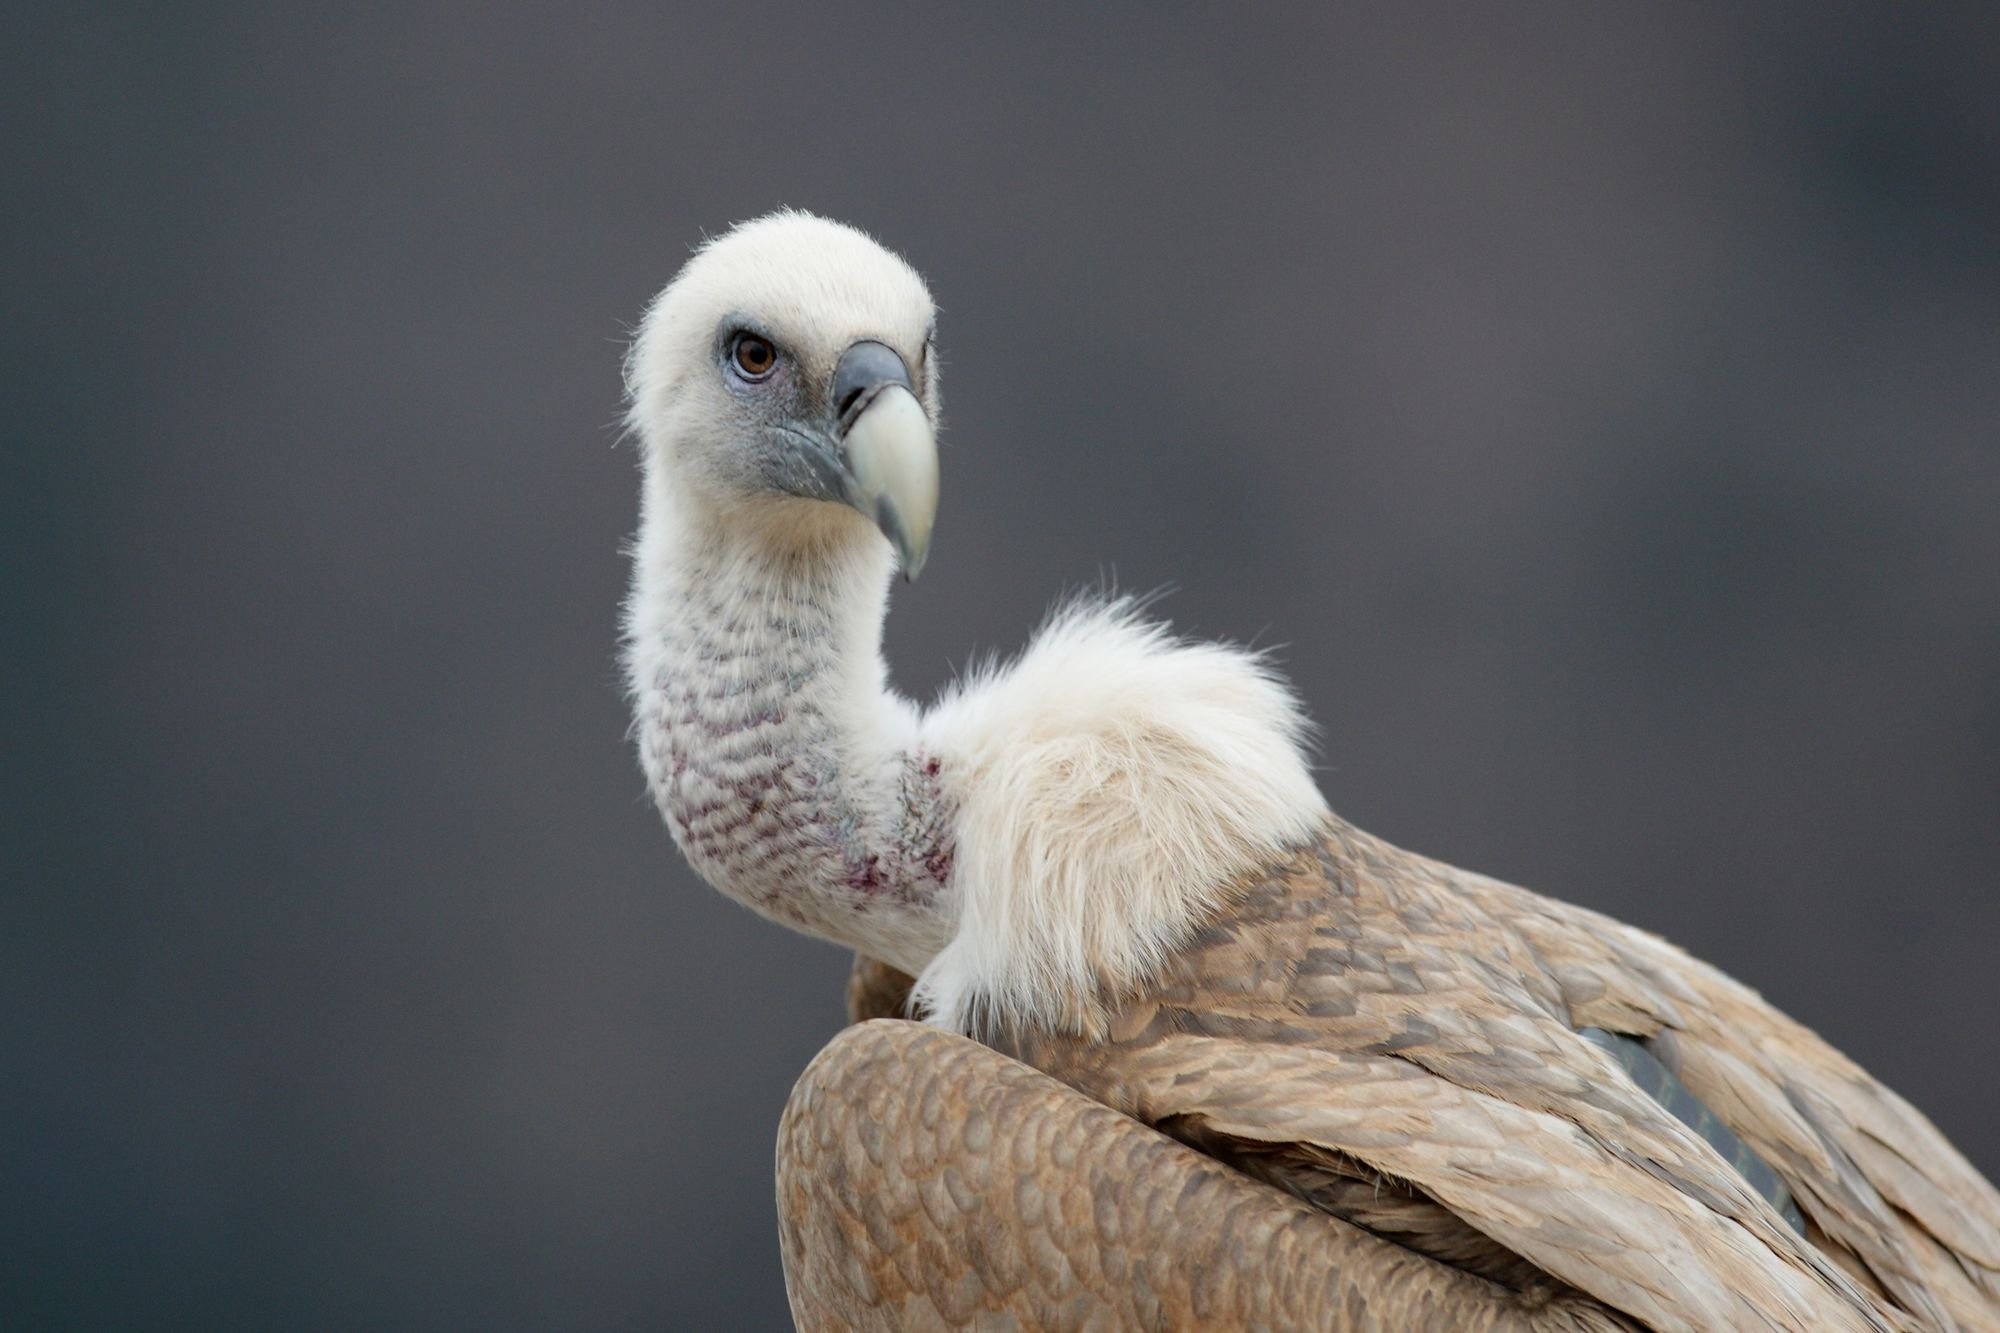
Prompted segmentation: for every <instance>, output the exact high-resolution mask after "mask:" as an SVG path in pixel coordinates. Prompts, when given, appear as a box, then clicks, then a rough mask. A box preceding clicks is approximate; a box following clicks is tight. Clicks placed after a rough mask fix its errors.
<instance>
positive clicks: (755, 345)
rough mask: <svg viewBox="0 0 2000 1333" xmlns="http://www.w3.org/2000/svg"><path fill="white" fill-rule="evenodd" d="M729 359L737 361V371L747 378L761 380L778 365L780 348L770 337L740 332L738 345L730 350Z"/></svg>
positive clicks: (737, 337) (737, 340) (737, 338)
mask: <svg viewBox="0 0 2000 1333" xmlns="http://www.w3.org/2000/svg"><path fill="white" fill-rule="evenodd" d="M729 359H730V360H731V361H732V362H734V363H735V366H736V373H737V374H739V375H741V376H742V377H743V378H744V379H746V380H761V379H763V378H764V377H765V376H766V375H769V374H770V373H771V372H772V371H773V370H775V369H777V366H778V349H777V348H775V347H773V346H772V345H771V342H770V339H768V338H759V337H758V336H757V335H756V334H754V333H740V334H738V335H737V336H736V345H735V346H734V347H732V348H731V349H730V351H729Z"/></svg>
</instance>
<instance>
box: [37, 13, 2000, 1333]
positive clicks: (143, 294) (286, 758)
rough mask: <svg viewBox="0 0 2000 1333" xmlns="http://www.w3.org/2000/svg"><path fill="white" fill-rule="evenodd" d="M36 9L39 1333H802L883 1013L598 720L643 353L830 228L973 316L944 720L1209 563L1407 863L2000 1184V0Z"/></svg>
mask: <svg viewBox="0 0 2000 1333" xmlns="http://www.w3.org/2000/svg"><path fill="white" fill-rule="evenodd" d="M28 8H29V7H27V6H17V7H15V11H16V12H14V13H12V14H10V16H9V17H8V18H7V19H6V20H5V21H4V22H5V24H6V25H7V31H6V32H5V33H4V34H0V36H4V42H3V43H0V49H5V50H6V51H7V52H8V59H9V63H10V64H11V65H13V66H14V68H13V69H11V70H9V71H7V72H6V73H5V77H4V79H0V87H4V89H5V92H4V93H0V96H4V97H5V98H6V99H7V101H8V102H9V103H10V104H11V109H10V111H9V115H8V118H7V122H6V124H7V126H8V128H7V132H6V136H5V137H6V140H7V142H6V146H5V148H4V150H0V151H4V152H5V154H6V156H7V158H8V161H9V168H8V170H7V172H6V175H5V177H4V180H5V187H4V188H5V191H6V196H7V197H6V200H5V202H6V210H5V216H6V218H7V226H6V229H5V235H6V238H7V246H6V248H7V265H8V269H9V273H10V277H9V281H8V287H7V290H8V292H9V294H10V300H9V308H8V310H7V318H6V320H5V322H4V332H0V337H4V338H5V342H6V352H7V365H8V370H7V374H6V376H5V379H4V385H5V393H6V395H7V398H6V403H5V416H4V420H5V423H6V430H7V432H8V440H7V445H6V448H5V451H4V474H0V476H4V481H3V482H0V549H4V550H5V552H6V615H5V617H4V620H3V621H0V624H4V630H0V632H4V635H5V655H4V672H5V675H4V678H0V716H4V719H5V728H6V729H5V737H4V743H5V749H6V763H5V765H4V768H0V781H4V782H5V784H6V786H5V791H4V803H0V811H3V812H4V813H0V819H4V821H5V829H6V839H5V850H6V854H7V860H6V865H5V867H4V869H0V876H4V887H5V892H4V895H0V1072H4V1082H3V1083H0V1182H4V1183H0V1237H3V1238H4V1240H5V1244H4V1246H0V1323H6V1324H8V1325H10V1326H37V1327H45V1326H59V1325H73V1326H113V1325H116V1326H126V1327H133V1326H157V1327H164V1326H169V1325H178V1326H202V1327H246V1328H300V1329H304V1328H358V1327H380V1328H411V1329H417V1328H446V1329H449V1328H483V1329H504V1328H568V1329H596V1328H605V1329H611V1328H619V1329H624V1328H633V1329H637V1328H674V1329H700V1328H718V1329H722V1328H769V1327H777V1326H780V1325H781V1324H782V1321H783V1319H784V1315H783V1309H784V1302H783V1293H782V1288H781V1285H780V1277H779V1270H778V1256H777V1245H776V1240H775V1234H774V1225H775V1223H774V1213H773V1205H772V1202H771V1146H772V1136H773V1130H774V1126H775V1124H776V1120H777V1116H778V1113H779V1109H780V1107H781V1106H782V1104H783V1102H784V1099H785V1095H786V1093H787V1091H788V1090H789V1088H790V1086H791V1083H792V1080H793V1078H794V1076H795V1075H796V1074H797V1072H798V1070H799V1069H800V1068H801V1067H802V1066H803V1065H804V1063H805V1062H806V1060H807V1059H808V1058H810V1056H811V1055H812V1054H813V1052H814V1051H815V1050H816V1049H817V1048H818V1047H819V1046H820V1044H821V1043H822V1042H824V1041H825V1040H826V1038H827V1037H828V1036H829V1035H830V1034H831V1033H832V1032H833V1031H834V1030H835V1028H836V1026H837V1025H838V1024H839V1023H840V1022H841V985H842V978H843V975H844V973H845V971H846V968H847V958H846V957H845V956H844V955H842V954H841V953H839V952H837V951H835V950H834V949H832V948H830V947H827V946H824V945H819V944H815V943H812V942H810V941H807V940H805V939H802V938H798V937H795V936H792V935H789V934H787V933H785V932H784V931H783V930H781V929H779V928H778V927H776V926H772V925H768V924H766V923H764V922H762V921H760V920H757V919H754V918H753V917H751V916H750V915H749V914H748V913H746V912H744V911H742V910H740V909H738V908H736V907H734V906H732V905H730V904H729V903H727V902H725V901H724V900H723V899H721V898H720V897H719V896H717V895H715V894H714V893H712V892H710V891H709V890H708V889H706V888H705V887H703V886H702V885H700V884H699V883H697V882H696V881H695V880H694V879H693V877H692V876H691V875H690V874H689V873H688V872H687V871H686V870H685V869H684V868H683V867H682V866H681V865H680V863H679V861H678V859H677V857H676V855H675V853H674V851H673V848H672V846H671V844H670V842H669V840H668V838H667V835H666V833H665V831H664V829H663V827H662V826H661V824H660V821H659V820H658V818H657V817H656V815H655V814H654V812H653V811H652V810H651V808H650V807H649V805H648V804H647V802H646V800H645V797H644V792H643V789H642V784H641V781H640V778H639V774H638V771H637V767H636V765H635V762H634V759H633V756H632V754H631V753H630V749H629V747H628V745H627V744H626V741H625V738H624V728H625V709H624V705H623V702H622V701H621V699H620V696H619V688H618V684H617V677H616V670H615V665H614V651H615V639H616V633H617V629H616V622H617V606H618V601H619V597H620V593H621V585H622V582H623V579H624V565H623V561H622V559H621V556H620V553H619V546H620V542H621V541H622V540H623V539H624V538H625V537H626V535H627V534H628V533H629V532H630V530H631V528H632V526H633V521H634V515H635V497H636V475H635V458H634V456H633V453H632V451H631V449H630V448H629V447H625V446H620V445H618V443H617V439H616V434H617V432H616V430H615V427H614V422H615V420H616V418H617V415H618V412H619V382H618V362H619V356H620V352H621V346H622V342H623V339H624V336H625V331H626V329H627V328H628V327H629V325H630V324H631V322H632V321H633V320H634V319H635V318H636V317H637V315H638V312H639V311H640V309H641V307H642V305H643V303H644V302H645V301H646V299H647V298H648V296H650V295H651V294H652V293H653V292H654V291H655V290H656V289H657V288H658V287H659V286H660V285H661V284H662V283H664V282H665V281H666V279H667V278H668V277H670V276H671V275H672V273H673V272H674V270H675V268H676V267H677V266H678V265H679V264H680V262H681V261H682V259H683V258H684V257H685V256H686V254H687V253H688V250H689V247H690V246H691V245H692V244H693V243H694V242H696V241H697V240H698V239H699V237H700V236H701V235H702V234H703V233H704V232H712V231H715V230H718V229H720V228H722V227H724V226H726V225H727V224H729V223H730V222H732V221H735V220H737V219H740V218H743V217H746V216H749V215H753V214H756V213H759V212H762V211H764V210H767V209H769V208H772V207H774V206H777V205H779V204H792V205H798V206H803V207H809V208H813V209H816V210H820V211H823V212H826V213H829V214H832V215H834V216H836V217H841V218H845V219H849V220H851V221H853V222H856V223H858V224H861V225H862V226H864V227H867V228H869V229H871V230H873V231H874V232H876V233H877V234H878V235H879V236H880V237H882V238H883V239H884V240H885V241H887V242H888V243H889V244H891V245H892V246H893V247H895V248H897V249H899V250H901V251H902V252H903V253H905V254H906V255H907V256H908V257H909V258H910V259H911V260H912V261H913V262H914V263H915V264H916V265H917V266H918V267H919V268H920V269H921V270H922V271H923V272H924V273H925V274H927V275H928V276H929V278H930V279H931V283H932V286H933V289H934V291H935V292H936V294H937V296H938V299H939V301H940V303H941V305H942V307H943V312H944V313H943V320H942V338H943V347H944V352H945V358H946V367H947V369H946V374H945V380H944V384H945V390H946V400H947V409H948V417H949V424H948V430H947V437H946V448H947V452H946V456H945V467H946V476H945V486H946V494H945V502H944V511H943V514H942V517H941V526H940V529H939V536H938V541H937V545H936V549H935V552H934V554H933V558H932V563H931V566H930V568H929V570H928V571H927V572H926V574H925V577H924V580H923V582H922V583H920V584H918V585H917V586H916V587H915V588H914V589H908V590H901V591H899V592H898V594H897V597H896V604H895V607H894V610H893V613H892V617H891V623H890V629H889V636H888V637H889V647H890V652H891V656H892V661H893V663H894V669H895V672H896V675H897V678H898V680H899V682H900V683H901V685H902V686H903V687H904V688H905V689H907V690H910V691H912V692H916V693H921V694H927V693H929V692H930V691H932V690H933V689H935V688H936V686H937V685H938V684H939V683H940V682H942V681H943V680H945V679H946V678H947V676H948V673H949V672H950V671H951V669H952V664H954V663H960V662H963V661H964V660H965V659H966V658H967V656H968V655H969V654H971V653H972V652H974V651H975V650H978V649H989V648H1003V649H1004V648H1011V647H1013V646H1015V645H1017V644H1018V643H1019V642H1020V641H1021V639H1022V638H1023V636H1024V634H1025V633H1026V631H1027V630H1028V629H1029V628H1030V626H1031V625H1032V624H1033V622H1034V621H1035V620H1036V619H1037V618H1038V616H1039V615H1040V613H1041V611H1042V610H1043V608H1044V606H1045V605H1046V604H1047V603H1048V601H1049V600H1050V598H1051V597H1052V596H1053V595H1054V594H1056V593H1057V592H1058V591H1059V590H1061V589H1063V588H1065V587H1073V586H1076V585H1080V584H1088V583H1091V582H1093V581H1095V580H1096V579H1098V578H1099V577H1100V575H1110V574H1115V576H1116V578H1117V580H1118V581H1119V583H1120V584H1122V585H1124V586H1126V587H1130V588H1136V589H1147V588H1152V587H1155V586H1157V585H1160V584H1163V583H1172V584H1175V585H1177V587H1178V589H1179V591H1178V592H1177V593H1176V594H1175V595H1174V596H1173V597H1172V598H1170V599H1169V600H1168V601H1167V602H1166V603H1165V604H1164V609H1165V611H1166V613H1167V614H1169V615H1171V616H1172V617H1173V618H1174V620H1175V621H1176V622H1177V623H1178V624H1179V625H1181V626H1182V627H1184V628H1187V629H1190V630H1193V631H1197V632H1199V633H1202V634H1212V635H1223V636H1229V637H1233V638H1238V639H1253V640H1256V641H1257V642H1260V643H1277V644H1282V645H1284V650H1283V655H1284V658H1285V660H1286V662H1287V664H1288V668H1289V670H1290V671H1291V672H1292V674H1293V675H1294V677H1295V678H1296V679H1297V681H1298V682H1299V684H1300V686H1301V687H1302V689H1303V690H1304V693H1305V695H1306V697H1307V699H1308V700H1309V702H1310V704H1311V707H1312V710H1313V712H1314V714H1315V715H1316V716H1317V717H1318V718H1319V720H1320V721H1321V722H1322V723H1323V725H1324V774H1323V779H1324V784H1325V786H1326V789H1327V791H1328V793H1329V795H1330V796H1331V797H1332V799H1333V801H1334V803H1335V805H1336V806H1337V807H1338V808H1339V809H1340V810H1342V811H1343V812H1344V813H1345V814H1347V815H1348V816H1350V817H1351V818H1353V819H1354V820H1356V821H1357V822H1358V823H1360V824H1362V825H1363V826H1364V827H1367V828H1369V829H1371V830H1373V831H1375V832H1378V833H1381V834H1384V835H1386V836H1388V837H1390V838H1392V839H1394V840H1396V841H1398V842H1400V843H1402V844H1404V845H1406V846H1412V847H1414V848H1416V849H1418V850H1422V851H1426V852H1429V853H1432V854H1435V855H1438V856H1442V857H1445V858H1447V859H1450V860H1453V861H1456V862H1459V863H1462V864H1466V865H1470V866H1473V867H1476V868H1479V869H1482V870H1486V871H1488V872H1491V873H1494V874H1498V875H1502V876H1505V877H1508V878H1511V879H1515V880H1517V881H1521V882H1525V883H1527V884H1530V885H1532V886H1535V887H1537V888H1540V889H1543V890H1544V891H1547V892H1550V893H1553V894H1556V895H1558V896H1561V897H1565V898H1569V899H1571V900H1574V901H1577V902H1581V903H1585V904H1588V905H1590V906H1592V907H1596V908H1599V909H1602V910H1604V911H1607V912H1611V913H1614V914H1616V915H1618V916H1621V917H1625V918H1628V919H1631V920H1633V921H1635V922H1638V923H1640V924H1643V925H1645V926H1647V927H1650V928H1652V929H1655V930H1658V931H1661V932H1663V933H1665V934H1666V935H1668V936H1670V937H1671V938H1673V939H1675V940H1677V941H1679V942H1680V943H1682V944H1684V945H1687V946H1688V947H1690V948H1691V949H1693V950H1694V951H1695V952H1696V953H1698V954H1701V955H1703V956H1705V957H1707V958H1709V959H1711V960H1713V961H1714V962H1716V963H1718V964H1720V965H1722V966H1723V967H1725V968H1726V969H1728V970H1729V971H1731V972H1733V973H1735V974H1736V975H1738V976H1740V977H1742V978H1744V979H1745V980H1747V981H1749V982H1751V983H1752V984H1754V985H1756V986H1758V987H1760V988H1761V989H1762V990H1763V991H1764V992H1765V993H1766V994H1767V995H1768V996H1769V997H1770V998H1771V999H1773V1000H1774V1001H1776V1002H1777V1003H1778V1004H1779V1005H1781V1006H1782V1007H1784V1008H1785V1009H1787V1010H1789V1011H1790V1012H1791V1013H1793V1014H1795V1015H1797V1016H1798V1017H1799V1018H1801V1019H1803V1020H1804V1021H1805V1022H1807V1023H1809V1024H1811V1025H1812V1026H1813V1027H1815V1028H1817V1029H1819V1030H1820V1031H1821V1032H1822V1033H1824V1034H1825V1035H1826V1036H1827V1037H1829V1038H1830V1039H1831V1040H1832V1041H1834V1042H1835V1043H1836V1044H1837V1045H1839V1046H1841V1047H1842V1048H1844V1049H1845V1050H1847V1051H1848V1052H1850V1053H1851V1054H1853V1055H1854V1056H1855V1057H1856V1058H1858V1059H1859V1060H1861V1061H1862V1062H1863V1063H1864V1064H1866V1065H1867V1066H1868V1067H1870V1068H1871V1069H1872V1070H1873V1071H1874V1072H1875V1073H1877V1074H1878V1075H1880V1076H1882V1077H1883V1078H1884V1079H1886V1080H1887V1081H1888V1082H1889V1083H1891V1084H1892V1085H1893V1086H1895V1087H1897V1088H1898V1089H1900V1090H1901V1091H1902V1092H1904V1093H1905V1094H1906V1095H1908V1096H1909V1097H1910V1098H1911V1099H1912V1100H1914V1101H1915V1102H1916V1103H1917V1104H1918V1105H1920V1106H1922V1107H1923V1108H1925V1109H1926V1110H1927V1111H1928V1112H1929V1113H1930V1114H1931V1115H1932V1116H1933V1117H1934V1118H1935V1119H1936V1120H1937V1121H1938V1123H1939V1124H1940V1125H1941V1126H1942V1127H1943V1128H1944V1130H1945V1131H1946V1132H1947V1133H1948V1134H1950V1135H1952V1136H1953V1137H1954V1138H1955V1139H1956V1140H1957V1141H1958V1143H1960V1144H1961V1145H1962V1146H1963V1148H1964V1149H1965V1151H1966V1152H1967V1153H1968V1154H1969V1155H1970V1156H1971V1157H1972V1158H1973V1160H1974V1161H1975V1162H1977V1163H1979V1164H1980V1165H1981V1166H1982V1167H1983V1168H1984V1169H1985V1170H1986V1171H1987V1172H1988V1173H1989V1174H1991V1173H1994V1172H1996V1171H2000V1118H1996V1116H1995V1109H1996V1106H2000V1058H1996V1057H2000V1050H1996V1041H2000V1038H1996V1037H1995V1035H1994V1029H1995V1025H1994V1022H1993V1019H1994V1016H1995V1010H1996V1006H2000V977H1996V971H1995V961H1994V960H1995V955H1996V947H2000V894H1996V887H2000V885H1996V872H1995V866H1996V864H1997V863H2000V817H1996V816H2000V809H1997V808H1996V797H1995V792H1996V788H1997V787H2000V443H1996V433H2000V426H1997V425H1996V423H2000V92H1996V89H2000V25H1996V22H1995V20H1994V19H1993V18H1992V14H1993V11H1992V9H1991V7H1990V6H1975V5H1966V6H1964V7H1962V8H1957V9H1954V8H1952V7H1949V6H1944V5H1932V6H1926V7H1923V8H1922V11H1921V14H1919V13H1918V12H1917V11H1915V10H1905V9H1903V8H1901V7H1891V6H1886V5H1885V6H1881V7H1879V8H1851V9H1850V8H1842V7H1838V6H1830V5H1827V4H1824V3H1817V2H1815V3H1810V4H1798V5H1790V6H1787V5H1764V6H1759V7H1756V13H1755V15H1754V16H1746V15H1744V14H1740V13H1734V12H1732V11H1733V10H1735V9H1738V8H1740V7H1735V6H1711V7H1706V8H1697V7H1692V6H1678V5H1676V6H1668V5H1661V6H1656V7H1640V6H1620V7H1603V6H1585V5H1574V6H1512V7H1509V8H1508V10H1507V12H1506V13H1504V14H1502V13H1501V12H1499V11H1498V10H1487V11H1485V12H1482V13H1479V14H1475V13H1474V10H1473V8H1472V7H1470V6H1466V7H1463V8H1459V7H1449V8H1438V7H1419V6H1387V5H1384V6H1374V7H1370V8H1369V9H1367V10H1365V11H1360V12H1353V13H1347V14H1342V15H1330V14H1327V13H1324V12H1321V10H1322V9H1323V7H1320V6H1312V7H1303V6H1302V7H1299V8H1298V9H1296V10H1294V11H1292V12H1291V13H1289V14H1286V15H1284V16H1282V17H1274V18H1271V19H1270V20H1268V21H1264V22H1255V23H1253V22H1249V21H1247V20H1242V19H1230V20H1226V21H1225V20H1221V19H1217V18H1215V17H1212V16H1211V15H1209V14H1208V13H1207V11H1208V10H1210V9H1212V8H1213V7H1199V8H1191V10H1190V12H1188V13H1186V14H1183V15H1178V16H1176V15H1174V14H1172V13H1170V11H1168V10H1167V9H1164V8H1162V7H1158V6H1148V7H1143V8H1142V7H1139V6H1130V7H1123V8H1120V9H1118V10H1115V11H1114V10H1112V9H1111V8H1110V7H1101V8H1096V9H1093V10H1091V12H1089V13H1083V12H1080V11H1079V7H1073V6H1071V7H1049V8H1045V9H1037V10H1034V11H1026V10H1013V9H1008V10H1005V11H1004V13H1003V11H1002V10H1001V9H1000V8H999V7H987V8H986V9H985V10H983V11H980V10H975V9H972V8H970V7H966V8H959V7H939V6H918V5H910V6H907V7H903V8H884V9H876V10H868V11H859V10H855V9H853V8H851V7H846V6H835V5H823V4H820V5H795V4H766V5H759V6H748V7H736V8H732V7H729V6H714V5H700V6H685V7H681V6H672V5H658V4H654V5H646V6H633V7H623V8H615V9H614V8H609V7H597V6H589V7H581V8H577V9H567V10H565V9H559V8H558V7H556V6H548V7H545V8H541V9H529V8H526V7H522V8H520V9H515V10H512V11H504V10H502V9H501V8H499V7H488V6H478V5H463V6H418V7H407V6H398V5H384V6H378V7H340V8H329V9H325V10H318V11H314V10H308V9H304V8H298V7H291V6H272V5H241V6H219V7H218V6H204V5H180V6H170V7H169V6H162V7H154V8H152V9H151V10H150V12H149V15H142V14H140V13H136V12H135V13H117V12H113V11H111V10H108V9H92V8H89V7H86V6H80V5H69V6H40V7H35V8H37V9H39V10H40V12H39V13H38V14H27V13H25V12H22V11H25V10H27V9H28ZM1982 9H1983V10H1984V13H1982V12H1981V10H1982Z"/></svg>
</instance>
